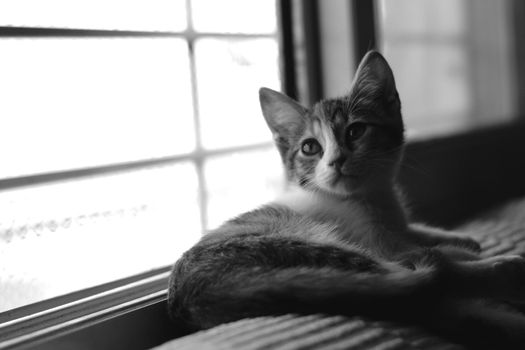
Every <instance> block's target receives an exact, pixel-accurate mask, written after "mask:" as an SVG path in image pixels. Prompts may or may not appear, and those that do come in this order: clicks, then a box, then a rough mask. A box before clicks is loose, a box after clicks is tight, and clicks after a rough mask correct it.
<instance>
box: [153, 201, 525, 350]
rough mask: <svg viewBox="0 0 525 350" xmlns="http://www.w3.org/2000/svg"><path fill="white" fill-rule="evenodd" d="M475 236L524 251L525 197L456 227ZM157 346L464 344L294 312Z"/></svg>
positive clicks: (509, 250) (412, 330)
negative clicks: (298, 314)
mask: <svg viewBox="0 0 525 350" xmlns="http://www.w3.org/2000/svg"><path fill="white" fill-rule="evenodd" d="M457 231H458V232H461V233H462V234H465V235H469V236H472V237H474V238H476V239H477V240H478V241H479V242H480V243H481V246H482V248H483V252H482V255H483V256H492V255H498V254H523V253H525V199H521V200H516V201H514V202H511V203H509V204H507V205H504V206H502V207H500V208H497V209H495V210H493V211H490V212H488V213H486V214H484V215H481V216H479V217H478V218H476V219H474V220H471V221H469V222H467V223H466V224H464V225H461V226H460V227H458V228H457ZM155 349H156V350H182V349H185V350H186V349H243V350H244V349H246V350H248V349H254V350H255V349H282V350H285V349H286V350H297V349H323V350H325V349H326V350H328V349H329V350H335V349H366V350H372V349H374V350H393V349H425V350H433V349H447V350H448V349H461V347H460V346H457V345H454V344H451V343H450V342H447V341H445V340H443V339H440V338H438V337H435V336H432V335H431V334H429V333H428V332H426V331H424V330H422V329H420V328H418V327H416V326H414V327H401V326H399V325H396V324H392V323H386V322H375V321H371V320H365V319H363V318H360V317H352V318H348V317H342V316H325V315H310V316H295V315H285V316H279V317H259V318H253V319H246V320H240V321H237V322H233V323H229V324H225V325H221V326H218V327H215V328H212V329H209V330H207V331H202V332H198V333H195V334H193V335H189V336H186V337H182V338H179V339H175V340H173V341H170V342H168V343H166V344H164V345H161V346H159V347H157V348H155Z"/></svg>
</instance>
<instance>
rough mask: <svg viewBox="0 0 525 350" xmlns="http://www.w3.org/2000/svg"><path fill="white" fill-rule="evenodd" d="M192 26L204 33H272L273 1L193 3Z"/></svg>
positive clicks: (195, 0)
mask: <svg viewBox="0 0 525 350" xmlns="http://www.w3.org/2000/svg"><path fill="white" fill-rule="evenodd" d="M191 4H192V5H191V6H192V14H193V26H194V28H195V30H198V31H203V32H229V33H273V32H275V30H276V11H275V0H249V1H246V0H221V1H217V0H192V2H191Z"/></svg>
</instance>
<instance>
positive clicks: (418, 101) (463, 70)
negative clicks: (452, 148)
mask: <svg viewBox="0 0 525 350" xmlns="http://www.w3.org/2000/svg"><path fill="white" fill-rule="evenodd" d="M384 52H385V55H386V56H387V58H388V59H389V62H390V64H391V65H392V69H393V70H394V72H396V85H397V89H398V91H399V95H400V98H401V102H402V106H403V117H404V120H405V124H406V125H407V128H408V132H409V133H410V132H411V131H412V130H417V131H424V130H425V129H428V128H431V129H432V130H433V131H438V130H442V131H449V130H454V129H457V128H458V127H461V126H465V125H467V124H468V123H469V121H470V120H469V116H470V114H471V112H472V111H471V106H472V101H471V95H470V91H469V88H470V76H469V75H468V57H467V53H466V52H465V50H464V49H463V48H462V47H457V46H437V47H436V46H433V45H418V44H405V45H392V46H389V45H385V47H384Z"/></svg>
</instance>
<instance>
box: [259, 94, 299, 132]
mask: <svg viewBox="0 0 525 350" xmlns="http://www.w3.org/2000/svg"><path fill="white" fill-rule="evenodd" d="M259 101H260V103H261V109H262V113H263V115H264V119H266V123H267V124H268V126H269V127H270V130H271V131H272V133H273V135H274V139H275V140H276V141H278V140H279V139H283V138H284V139H288V138H290V137H291V136H293V135H294V134H297V133H298V132H299V130H301V128H302V127H303V125H304V115H305V113H306V111H307V110H306V108H304V107H303V106H301V105H300V104H299V103H297V102H295V101H294V100H292V99H291V98H289V97H288V96H285V95H283V94H281V93H280V92H277V91H274V90H272V89H268V88H264V87H263V88H261V89H260V90H259Z"/></svg>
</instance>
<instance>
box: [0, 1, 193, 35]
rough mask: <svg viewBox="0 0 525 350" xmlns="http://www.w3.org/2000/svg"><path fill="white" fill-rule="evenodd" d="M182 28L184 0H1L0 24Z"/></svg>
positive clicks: (184, 16) (175, 29)
mask: <svg viewBox="0 0 525 350" xmlns="http://www.w3.org/2000/svg"><path fill="white" fill-rule="evenodd" d="M6 25H9V26H21V27H54V28H76V29H109V30H112V29H116V30H147V31H149V30H160V31H181V30H184V29H185V28H186V7H185V0H45V1H42V0H2V1H0V26H6Z"/></svg>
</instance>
